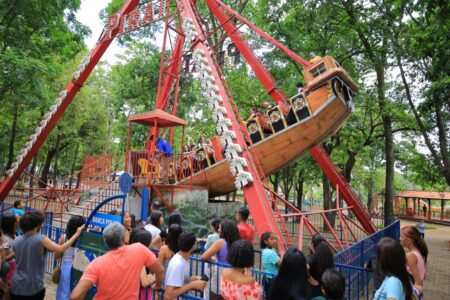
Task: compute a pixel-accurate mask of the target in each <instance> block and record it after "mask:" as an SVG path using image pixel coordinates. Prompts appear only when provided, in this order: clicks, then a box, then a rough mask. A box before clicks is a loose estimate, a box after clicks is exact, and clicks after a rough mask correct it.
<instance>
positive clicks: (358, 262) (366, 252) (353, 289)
mask: <svg viewBox="0 0 450 300" xmlns="http://www.w3.org/2000/svg"><path fill="white" fill-rule="evenodd" d="M41 232H42V233H43V234H45V235H47V236H48V237H49V238H50V239H52V240H53V241H55V242H57V241H58V240H59V238H60V236H61V235H62V234H64V229H62V228H59V227H56V226H52V225H50V224H44V225H43V226H42V230H41ZM383 237H391V238H394V239H399V237H400V221H399V220H397V221H395V222H394V223H392V224H391V225H389V226H388V227H386V228H384V229H382V230H380V231H378V232H376V233H375V234H373V235H371V236H369V237H367V238H365V239H363V240H361V241H359V242H358V243H355V244H353V245H352V246H351V247H349V248H347V249H345V250H343V251H341V252H339V253H337V254H336V255H335V262H336V269H337V270H338V271H339V272H340V273H341V274H342V275H343V276H344V277H345V279H346V297H347V299H349V300H351V299H371V296H372V293H373V288H372V287H371V282H372V279H373V274H372V273H371V272H369V271H368V270H367V269H366V268H365V265H366V264H367V262H368V261H369V259H371V258H373V257H375V255H376V245H377V243H378V241H379V240H380V239H381V238H383ZM197 247H198V251H195V252H196V253H197V254H194V255H193V256H192V257H191V259H190V263H191V275H199V276H202V275H203V274H207V275H208V277H209V278H210V283H211V282H214V284H215V285H216V286H211V284H209V285H208V288H207V289H206V290H205V292H204V293H210V292H211V291H217V292H219V287H218V285H219V281H220V280H219V276H220V275H219V274H220V273H221V270H223V268H229V267H230V266H229V265H226V264H221V263H217V262H204V261H202V260H201V259H200V258H199V256H200V254H201V252H202V246H201V245H200V244H198V245H197ZM155 252H157V251H155ZM256 252H257V253H255V254H256V255H257V257H255V258H256V259H255V261H256V262H257V264H258V263H259V266H258V265H255V267H260V261H259V260H260V259H258V256H260V253H259V252H260V251H258V250H256ZM54 266H55V262H54V259H53V253H52V252H47V257H46V269H45V271H46V272H47V273H48V274H51V273H52V272H53V268H54ZM251 273H252V275H253V277H254V278H255V280H256V281H257V282H258V283H259V284H260V286H261V287H263V281H264V278H265V276H267V275H272V274H269V273H267V272H264V271H261V270H259V269H252V270H251ZM213 277H215V278H213ZM148 294H149V295H150V293H148ZM152 294H153V296H152V297H149V298H148V299H147V298H145V297H144V298H141V299H146V300H152V299H158V297H157V296H156V295H157V294H158V295H164V290H160V291H158V292H156V293H152ZM182 299H192V300H202V299H208V297H206V296H205V295H204V294H203V293H201V292H192V293H190V294H187V295H183V297H182ZM263 299H266V298H265V295H264V297H263Z"/></svg>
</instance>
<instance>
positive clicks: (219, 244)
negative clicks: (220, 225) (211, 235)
mask: <svg viewBox="0 0 450 300" xmlns="http://www.w3.org/2000/svg"><path fill="white" fill-rule="evenodd" d="M223 246H224V243H223V240H222V239H220V240H217V241H215V242H214V243H213V244H212V245H211V247H209V248H208V249H207V250H206V251H205V253H203V254H202V260H211V257H213V256H214V254H217V253H218V252H219V251H220V249H222V247H223Z"/></svg>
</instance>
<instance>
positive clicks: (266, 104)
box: [263, 101, 277, 110]
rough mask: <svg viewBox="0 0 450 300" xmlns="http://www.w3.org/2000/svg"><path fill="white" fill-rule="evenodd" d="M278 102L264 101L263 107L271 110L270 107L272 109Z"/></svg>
mask: <svg viewBox="0 0 450 300" xmlns="http://www.w3.org/2000/svg"><path fill="white" fill-rule="evenodd" d="M276 105H277V104H276V103H275V102H272V101H266V102H264V103H263V107H264V108H265V109H266V110H270V109H272V108H273V107H274V106H276Z"/></svg>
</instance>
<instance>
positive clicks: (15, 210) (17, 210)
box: [9, 207, 25, 217]
mask: <svg viewBox="0 0 450 300" xmlns="http://www.w3.org/2000/svg"><path fill="white" fill-rule="evenodd" d="M9 213H10V214H15V215H19V217H21V216H23V215H24V214H25V212H24V211H23V210H22V209H20V208H15V207H13V208H11V209H10V210H9Z"/></svg>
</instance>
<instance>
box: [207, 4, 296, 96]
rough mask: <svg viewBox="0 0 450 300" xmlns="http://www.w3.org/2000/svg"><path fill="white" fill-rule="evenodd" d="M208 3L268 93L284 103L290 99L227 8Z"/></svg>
mask: <svg viewBox="0 0 450 300" xmlns="http://www.w3.org/2000/svg"><path fill="white" fill-rule="evenodd" d="M206 4H208V6H209V8H210V10H211V12H212V13H213V14H214V15H215V16H216V17H217V19H218V20H219V21H220V23H221V24H222V26H223V28H224V29H225V31H226V32H227V33H228V35H229V37H230V38H231V40H232V41H233V43H234V44H235V45H236V47H237V48H238V49H239V51H240V52H241V53H242V55H243V56H244V58H245V60H246V61H247V62H248V64H249V65H250V66H251V67H252V70H253V71H254V72H255V75H256V76H257V77H258V78H259V80H260V81H261V83H262V84H263V85H264V88H265V89H266V91H267V93H268V94H269V95H270V96H271V97H272V99H273V100H274V101H275V102H277V103H283V104H284V103H285V102H286V101H287V100H288V97H287V96H286V95H285V94H284V93H283V92H282V91H281V90H279V89H278V88H277V87H276V84H275V79H274V78H273V77H272V75H271V74H270V73H269V72H268V71H267V70H266V68H265V67H264V66H263V65H262V64H261V62H260V61H259V59H258V58H257V57H256V56H255V54H254V53H253V51H252V49H251V48H250V46H249V45H248V44H247V42H246V41H245V39H244V37H242V35H241V33H240V32H239V30H238V28H237V26H236V24H235V23H234V21H233V20H232V19H230V16H229V15H227V14H226V12H225V10H224V9H223V8H222V7H221V6H219V5H217V1H215V0H206ZM241 18H242V17H241Z"/></svg>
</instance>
